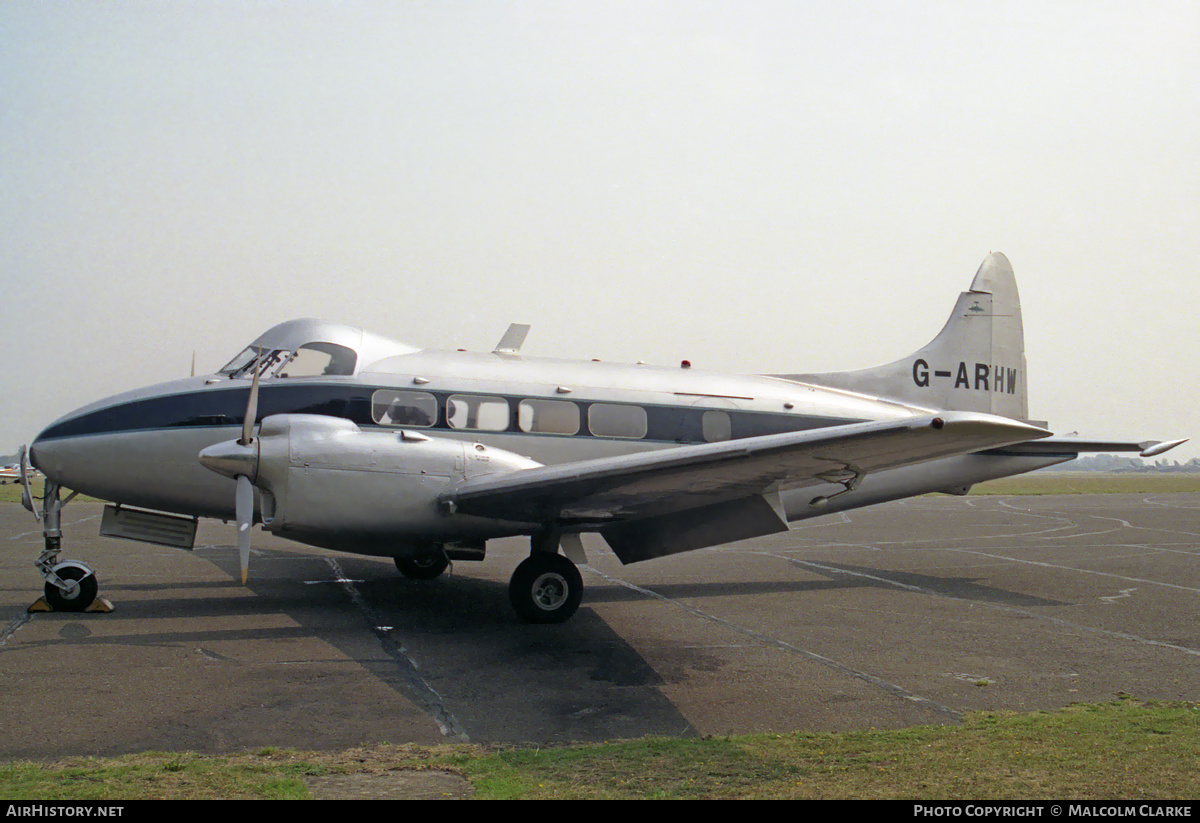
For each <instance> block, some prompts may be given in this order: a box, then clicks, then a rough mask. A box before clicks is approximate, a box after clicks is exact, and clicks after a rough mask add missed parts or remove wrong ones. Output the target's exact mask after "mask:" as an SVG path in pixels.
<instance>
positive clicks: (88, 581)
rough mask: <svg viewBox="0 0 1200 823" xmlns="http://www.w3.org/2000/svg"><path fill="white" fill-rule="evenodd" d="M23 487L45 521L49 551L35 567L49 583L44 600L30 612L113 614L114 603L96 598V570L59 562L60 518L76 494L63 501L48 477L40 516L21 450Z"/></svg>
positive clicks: (26, 500)
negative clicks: (64, 508)
mask: <svg viewBox="0 0 1200 823" xmlns="http://www.w3.org/2000/svg"><path fill="white" fill-rule="evenodd" d="M21 483H22V484H23V485H24V487H25V493H24V494H23V495H22V499H21V502H22V503H24V504H25V507H26V508H27V509H29V510H30V511H32V512H33V514H34V516H35V517H37V519H38V520H39V521H41V524H42V537H43V538H44V540H45V547H44V548H43V549H42V553H41V554H40V555H38V559H37V561H36V562H35V563H34V565H35V566H36V567H37V570H38V573H39V574H41V575H42V578H43V579H44V580H45V581H46V586H45V589H44V596H43V597H41V598H39V599H38V600H37V601H36V602H35V603H34V604H33V605H32V606H30V607H29V611H31V612H41V611H56V612H85V611H86V612H111V611H112V610H113V606H112V603H110V602H109V601H108V600H106V599H104V598H103V597H97V596H96V595H97V593H98V592H99V584H98V583H97V582H96V572H95V571H94V570H93V569H92V567H91V566H89V565H87V564H86V563H83V562H81V561H79V560H64V561H61V562H60V561H59V559H58V555H59V553H60V551H61V550H62V528H61V521H60V517H59V515H60V513H61V512H62V509H63V507H64V506H66V505H67V503H70V502H71V499H72V498H74V497H75V494H76V493H75V492H71V494H69V495H68V496H67V497H66V499H59V486H58V484H57V483H55V482H54V481H53V480H51V479H50V478H48V477H47V478H46V486H45V492H44V494H43V496H42V511H41V512H40V513H39V512H38V511H37V509H36V508H35V506H34V497H33V492H32V490H31V489H30V486H29V469H28V462H27V459H26V453H25V449H24V448H22V449H21Z"/></svg>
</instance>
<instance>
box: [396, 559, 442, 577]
mask: <svg viewBox="0 0 1200 823" xmlns="http://www.w3.org/2000/svg"><path fill="white" fill-rule="evenodd" d="M449 565H450V561H449V560H447V559H446V555H444V554H441V553H438V554H434V553H433V552H429V553H427V554H418V555H404V556H402V557H397V558H396V568H397V569H399V570H400V573H401V574H402V575H404V576H405V577H408V578H410V579H412V580H433V579H434V578H435V577H438V576H439V575H440V574H441V573H442V572H444V571H445V570H446V567H447V566H449Z"/></svg>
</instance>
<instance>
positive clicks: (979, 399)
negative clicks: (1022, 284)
mask: <svg viewBox="0 0 1200 823" xmlns="http://www.w3.org/2000/svg"><path fill="white" fill-rule="evenodd" d="M780 376H782V377H785V378H787V379H789V380H799V381H802V382H805V383H814V384H817V385H820V386H830V387H832V388H838V389H846V390H849V391H853V392H859V393H862V394H869V395H872V396H875V397H886V398H889V399H892V400H898V401H900V402H904V403H913V404H916V405H920V406H925V407H928V408H934V409H958V410H961V411H978V412H989V413H991V414H998V415H1003V416H1004V417H1012V418H1016V419H1018V420H1027V419H1028V418H1029V401H1028V396H1027V393H1026V388H1025V387H1026V372H1025V331H1024V328H1023V326H1022V324H1021V298H1020V297H1019V296H1018V294H1017V280H1016V277H1014V275H1013V270H1012V264H1011V263H1009V262H1008V258H1007V257H1005V256H1004V255H1003V254H1000V253H999V252H993V253H992V254H989V255H988V256H987V259H985V260H984V261H983V264H982V265H981V266H980V267H979V271H978V272H976V274H975V279H974V280H973V281H971V288H970V290H969V291H965V292H963V293H962V294H960V295H959V296H958V302H957V303H956V304H955V306H954V312H953V314H951V315H950V319H949V320H948V321H947V322H946V326H945V327H944V328H943V329H942V331H941V333H939V334H938V336H937V337H935V338H934V339H933V341H932V342H931V343H929V345H927V346H925V348H923V349H921V350H919V351H917V352H914V353H913V354H911V355H909V356H908V357H905V358H904V359H903V360H897V361H896V362H894V363H889V364H887V365H886V366H876V367H875V368H872V369H862V370H859V371H850V372H833V373H830V374H789V375H780Z"/></svg>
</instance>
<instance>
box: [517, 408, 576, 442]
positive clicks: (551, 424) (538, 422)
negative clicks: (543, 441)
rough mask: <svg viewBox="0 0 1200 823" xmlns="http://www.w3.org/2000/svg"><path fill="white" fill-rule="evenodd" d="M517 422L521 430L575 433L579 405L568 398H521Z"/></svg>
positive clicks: (544, 432)
mask: <svg viewBox="0 0 1200 823" xmlns="http://www.w3.org/2000/svg"><path fill="white" fill-rule="evenodd" d="M517 424H518V425H519V426H520V427H521V431H523V432H536V433H539V434H576V433H578V432H579V407H578V406H576V405H575V404H574V403H572V402H570V401H569V400H522V401H521V403H520V405H519V406H518V407H517Z"/></svg>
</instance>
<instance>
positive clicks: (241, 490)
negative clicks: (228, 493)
mask: <svg viewBox="0 0 1200 823" xmlns="http://www.w3.org/2000/svg"><path fill="white" fill-rule="evenodd" d="M235 502H236V511H237V529H238V534H237V542H238V559H239V560H240V561H241V564H242V585H243V586H244V585H246V577H247V575H248V574H249V571H250V527H251V526H253V525H254V486H253V484H251V483H250V478H249V477H247V476H246V475H244V474H239V475H238V476H237V499H236V501H235Z"/></svg>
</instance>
